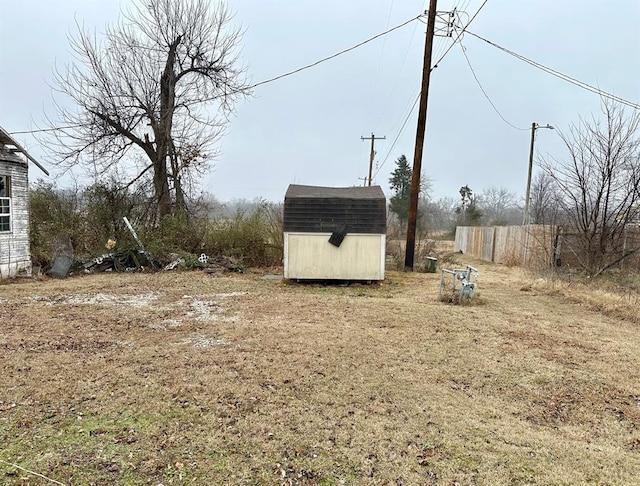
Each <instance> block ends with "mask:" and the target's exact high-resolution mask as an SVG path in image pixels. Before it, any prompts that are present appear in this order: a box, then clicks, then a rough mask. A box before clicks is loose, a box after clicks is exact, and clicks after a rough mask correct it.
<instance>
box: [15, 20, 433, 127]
mask: <svg viewBox="0 0 640 486" xmlns="http://www.w3.org/2000/svg"><path fill="white" fill-rule="evenodd" d="M421 16H422V15H417V16H415V17H412V18H410V19H409V20H407V21H405V22H402V23H401V24H398V25H396V26H395V27H392V28H390V29H387V30H385V31H384V32H381V33H379V34H376V35H374V36H373V37H369V38H368V39H366V40H364V41H362V42H359V43H358V44H356V45H354V46H351V47H348V48H347V49H343V50H341V51H340V52H336V53H335V54H332V55H330V56H327V57H324V58H322V59H320V60H318V61H316V62H312V63H311V64H307V65H306V66H302V67H300V68H298V69H294V70H293V71H289V72H286V73H284V74H280V75H278V76H275V77H273V78H269V79H265V80H264V81H260V82H259V83H256V84H253V85H251V86H249V87H248V88H247V89H253V88H256V87H258V86H262V85H263V84H267V83H272V82H273V81H277V80H279V79H282V78H286V77H287V76H291V75H293V74H296V73H299V72H300V71H304V70H306V69H309V68H312V67H315V66H317V65H318V64H322V63H323V62H326V61H329V60H331V59H334V58H336V57H338V56H341V55H342V54H346V53H347V52H350V51H353V50H355V49H357V48H358V47H362V46H363V45H365V44H368V43H369V42H371V41H374V40H376V39H378V38H379V37H382V36H384V35H387V34H390V33H391V32H393V31H394V30H398V29H400V28H402V27H404V26H405V25H407V24H410V23H411V22H413V21H415V20H418V19H419V18H420V17H421ZM240 91H244V90H236V91H231V92H229V93H225V95H233V94H236V93H239V92H240ZM217 98H219V96H214V97H211V98H205V99H203V100H199V101H200V102H201V103H204V102H206V101H212V100H215V99H217ZM83 126H86V125H69V126H64V127H52V128H43V129H39V130H24V131H19V132H9V133H10V134H12V135H19V134H27V133H39V132H53V131H57V130H67V129H70V128H80V127H83Z"/></svg>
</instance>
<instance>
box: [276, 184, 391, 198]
mask: <svg viewBox="0 0 640 486" xmlns="http://www.w3.org/2000/svg"><path fill="white" fill-rule="evenodd" d="M284 197H285V199H287V198H298V197H315V198H329V199H385V196H384V192H382V188H381V187H380V186H369V187H361V186H356V187H321V186H302V185H298V184H291V185H290V186H289V188H288V189H287V193H286V194H285V196H284Z"/></svg>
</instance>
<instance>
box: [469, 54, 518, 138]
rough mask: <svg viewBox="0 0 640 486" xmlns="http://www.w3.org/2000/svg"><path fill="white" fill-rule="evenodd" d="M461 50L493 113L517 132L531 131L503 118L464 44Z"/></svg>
mask: <svg viewBox="0 0 640 486" xmlns="http://www.w3.org/2000/svg"><path fill="white" fill-rule="evenodd" d="M460 48H461V49H462V54H463V55H464V58H465V59H466V60H467V64H468V65H469V69H471V74H473V77H474V79H475V80H476V83H478V87H479V88H480V91H482V94H483V95H484V97H485V98H486V99H487V101H488V102H489V104H490V105H491V107H492V108H493V111H495V112H496V113H497V114H498V116H499V117H500V118H502V121H503V122H505V123H506V124H507V125H509V126H510V127H511V128H515V129H516V130H522V131H525V132H526V131H528V130H529V129H528V128H520V127H517V126H515V125H514V124H513V123H511V122H510V121H509V120H507V119H506V118H505V117H504V116H502V113H500V110H498V108H496V105H495V104H494V103H493V101H491V98H489V95H488V94H487V92H486V91H485V90H484V88H483V87H482V84H481V83H480V80H479V79H478V76H477V75H476V72H475V71H474V70H473V66H472V65H471V61H469V57H468V56H467V49H466V47H464V46H463V45H462V42H461V43H460Z"/></svg>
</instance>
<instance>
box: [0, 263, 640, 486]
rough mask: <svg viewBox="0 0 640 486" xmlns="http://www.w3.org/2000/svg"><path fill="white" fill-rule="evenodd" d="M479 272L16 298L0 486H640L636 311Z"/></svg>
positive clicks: (174, 281) (6, 369) (8, 324)
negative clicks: (473, 291) (448, 287)
mask: <svg viewBox="0 0 640 486" xmlns="http://www.w3.org/2000/svg"><path fill="white" fill-rule="evenodd" d="M472 263H474V264H475V265H477V266H478V267H479V268H480V272H481V274H480V297H479V299H478V300H477V301H476V302H475V303H474V304H473V305H467V306H451V305H447V304H444V303H442V302H440V301H439V300H438V278H439V276H438V275H435V274H403V273H391V274H390V277H389V278H388V279H387V280H386V281H385V282H384V283H382V284H380V285H370V286H367V285H351V286H322V285H300V284H289V283H286V282H283V281H277V280H265V279H263V278H262V275H260V274H258V273H254V274H249V275H225V276H221V275H205V274H203V273H200V272H186V273H158V274H102V275H94V276H87V277H78V278H71V279H67V280H64V281H56V280H44V281H37V282H22V283H14V284H8V285H0V326H1V327H0V373H1V377H2V387H1V388H0V444H2V446H1V447H0V461H2V462H0V483H1V484H7V485H27V484H29V485H40V484H43V485H44V484H64V485H89V484H99V485H115V484H123V485H125V484H126V485H129V484H132V485H137V484H140V485H143V484H152V485H154V486H155V485H158V484H163V485H168V484H202V485H211V484H265V485H267V484H290V485H292V484H306V485H315V484H324V485H332V484H336V485H337V484H367V485H368V484H391V485H422V484H443V485H454V484H460V485H464V484H490V485H499V484H598V485H605V484H608V485H618V484H638V471H640V329H639V326H638V324H637V323H634V322H633V320H634V319H633V316H637V306H636V305H633V304H632V303H628V304H626V303H625V302H622V303H621V302H617V301H615V298H613V297H612V299H613V300H612V304H611V305H612V306H613V307H614V308H615V309H616V311H615V312H606V310H607V309H608V307H607V306H598V305H594V304H593V301H592V300H589V299H587V298H582V297H580V296H579V295H578V294H576V293H573V291H572V289H570V288H559V287H557V286H556V287H555V288H554V289H551V288H550V287H549V285H547V284H546V283H544V282H542V281H539V280H537V279H536V278H534V277H529V276H527V275H525V274H524V273H522V272H521V271H519V270H517V269H509V268H505V267H500V266H491V265H482V264H480V263H479V262H472ZM614 301H615V302H614ZM621 306H622V307H621ZM625 306H626V307H625ZM629 317H631V318H629ZM16 466H20V467H22V468H25V469H27V470H29V471H33V472H37V473H38V474H41V475H42V476H45V477H46V478H49V479H45V478H43V477H40V476H37V475H34V474H32V473H29V472H26V471H24V470H23V469H20V468H18V467H16ZM51 481H56V482H57V483H52V482H51Z"/></svg>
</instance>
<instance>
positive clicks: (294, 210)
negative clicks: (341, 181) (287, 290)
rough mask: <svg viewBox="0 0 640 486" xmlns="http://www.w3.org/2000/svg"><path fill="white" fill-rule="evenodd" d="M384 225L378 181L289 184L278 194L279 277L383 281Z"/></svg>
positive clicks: (383, 201)
mask: <svg viewBox="0 0 640 486" xmlns="http://www.w3.org/2000/svg"><path fill="white" fill-rule="evenodd" d="M386 230H387V201H386V198H385V196H384V193H383V192H382V189H381V188H380V186H371V187H318V186H302V185H295V184H292V185H290V186H289V188H288V189H287V193H286V195H285V198H284V277H285V278H289V279H301V280H302V279H311V280H384V266H385V249H386Z"/></svg>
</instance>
